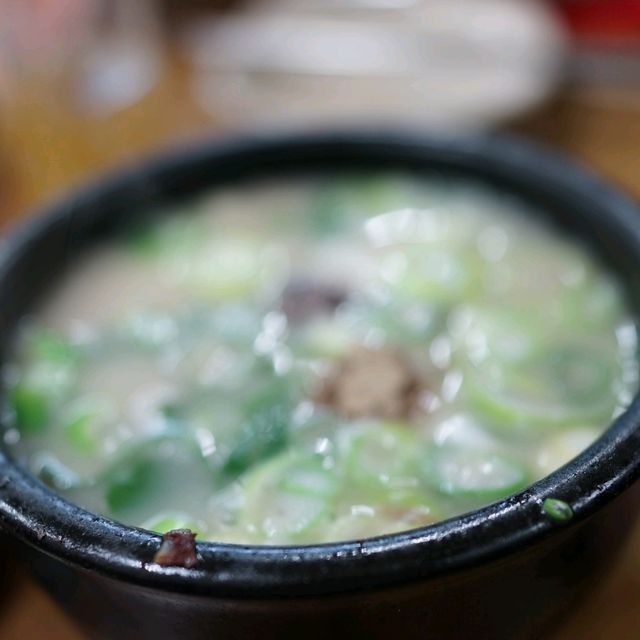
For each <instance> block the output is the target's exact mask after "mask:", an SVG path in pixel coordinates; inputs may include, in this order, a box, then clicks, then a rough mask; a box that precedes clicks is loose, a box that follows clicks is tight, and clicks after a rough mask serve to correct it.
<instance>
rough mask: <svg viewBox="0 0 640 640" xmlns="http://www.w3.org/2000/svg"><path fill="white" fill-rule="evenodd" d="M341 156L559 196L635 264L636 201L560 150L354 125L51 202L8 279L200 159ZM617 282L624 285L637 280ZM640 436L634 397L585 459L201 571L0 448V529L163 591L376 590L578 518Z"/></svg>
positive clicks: (639, 465)
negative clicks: (487, 492) (42, 242)
mask: <svg viewBox="0 0 640 640" xmlns="http://www.w3.org/2000/svg"><path fill="white" fill-rule="evenodd" d="M345 153H346V154H349V153H356V154H361V155H362V156H363V157H366V155H367V154H370V155H372V156H373V157H379V158H381V159H382V158H391V159H392V158H396V159H398V160H402V158H406V159H408V160H411V161H415V162H416V163H418V164H423V165H427V164H428V165H431V166H435V167H438V166H440V167H448V168H453V169H458V168H463V169H465V170H468V171H469V172H471V173H476V174H477V175H479V176H482V175H485V177H489V178H490V179H493V178H495V179H498V180H504V181H505V182H508V183H509V184H510V185H511V186H510V187H509V188H510V189H513V190H516V191H518V190H520V191H521V192H522V193H527V192H528V190H530V191H531V193H534V192H535V193H537V194H539V195H540V196H544V197H549V198H552V199H554V201H555V202H557V203H559V204H563V205H564V206H568V207H572V208H573V209H575V210H576V211H578V210H579V211H581V212H582V213H581V215H584V221H585V224H587V226H589V228H590V233H597V231H598V229H602V228H604V227H607V228H608V229H609V230H611V231H612V232H615V235H616V237H617V238H618V239H619V240H620V242H623V243H625V245H624V246H625V250H626V251H627V252H628V253H629V255H630V257H631V259H632V260H633V261H634V263H635V264H637V265H638V266H639V267H640V224H637V221H638V220H640V218H638V215H639V214H640V209H639V208H638V207H637V206H636V204H635V203H634V202H633V201H632V200H631V199H630V198H628V197H626V196H625V195H623V194H622V193H620V192H619V191H618V190H617V189H615V188H612V187H610V186H609V185H607V184H605V183H604V182H603V181H602V180H600V179H599V178H598V177H596V176H594V175H593V174H591V173H590V172H589V171H587V170H585V169H583V168H580V167H578V166H577V165H576V164H574V163H573V162H569V161H567V160H565V159H564V158H563V157H561V156H559V155H558V154H557V153H556V152H550V151H549V150H546V149H544V148H542V147H541V146H539V145H534V144H532V143H531V142H526V141H524V140H522V139H517V138H509V137H505V136H496V135H491V134H484V135H475V136H465V137H453V136H434V135H431V134H423V133H418V132H416V131H415V130H398V129H394V130H365V129H362V130H354V129H349V130H331V131H326V130H321V131H306V132H300V131H296V132H276V133H270V134H265V133H257V134H251V135H250V134H246V135H244V136H232V137H229V138H220V137H218V138H215V139H212V140H207V141H205V142H203V143H198V144H195V145H194V144H190V145H187V146H186V147H185V148H180V149H177V150H175V151H173V152H171V153H167V154H165V155H163V156H162V157H160V158H157V159H154V160H150V161H143V162H141V163H135V164H134V165H132V166H130V167H127V168H125V169H124V170H121V171H119V172H117V173H115V174H112V175H110V176H108V177H106V178H102V179H99V180H97V181H95V182H93V183H91V184H88V185H87V186H85V187H84V188H82V189H79V190H76V191H75V192H74V193H73V194H71V195H69V196H66V197H63V198H62V199H61V200H59V201H58V202H56V203H54V204H52V205H50V206H48V207H45V208H44V209H43V210H42V211H41V212H40V215H37V216H32V217H29V219H28V220H27V221H26V222H23V223H21V224H20V225H19V226H18V228H17V229H16V230H14V231H13V233H12V234H10V235H9V237H8V238H7V239H6V240H5V241H4V244H3V245H2V247H1V249H0V286H7V280H8V278H10V276H11V269H12V267H13V266H15V264H16V262H17V261H18V260H19V259H21V258H24V257H25V256H28V254H29V251H30V250H31V247H32V244H33V242H34V240H35V239H37V238H41V237H42V236H43V235H46V234H47V233H49V232H50V231H51V229H52V228H53V227H54V226H55V225H56V224H61V223H63V222H65V221H68V220H69V218H70V216H75V215H78V214H80V215H82V212H83V211H87V209H88V208H90V207H92V206H94V205H96V203H104V202H105V200H109V199H110V198H113V197H116V198H117V197H121V195H122V194H129V193H130V192H132V190H133V191H136V190H137V191H140V186H141V185H144V186H145V188H144V189H142V191H145V192H146V191H148V186H149V185H150V184H152V185H161V187H160V193H161V194H165V195H166V194H167V193H170V191H171V189H172V188H173V187H172V185H173V183H172V180H174V178H175V176H176V175H181V176H182V181H183V182H184V181H185V180H187V178H186V176H188V175H189V172H193V171H195V172H196V173H197V170H198V168H200V169H201V168H202V167H204V166H212V167H214V168H215V167H216V166H217V167H218V168H219V170H221V167H223V166H225V163H226V164H229V163H230V164H231V165H234V163H236V164H237V166H238V167H241V166H242V163H243V162H245V163H246V162H247V161H248V160H249V159H252V161H255V158H256V157H258V158H262V159H263V160H265V162H266V164H267V165H270V166H276V167H277V166H278V162H279V160H281V159H282V158H284V157H289V158H291V157H299V158H300V159H302V160H303V161H305V158H306V159H311V160H312V161H313V158H315V157H316V156H318V155H319V156H323V154H324V156H327V154H328V156H332V155H333V157H335V158H338V157H340V154H345ZM380 164H382V163H380ZM234 166H235V165H234ZM174 182H175V181H174ZM187 182H188V180H187ZM222 182H224V179H223V180H222ZM189 189H190V187H189V186H187V190H189ZM152 191H153V190H152ZM105 215H106V214H105ZM592 225H593V226H592ZM621 277H622V278H623V279H627V280H629V279H632V278H633V275H632V274H631V275H630V274H627V275H626V276H625V275H624V274H621ZM639 445H640V396H639V395H636V397H635V398H634V400H633V401H632V403H631V405H630V406H629V407H628V408H627V409H626V411H624V412H623V413H622V414H621V415H620V416H619V417H617V418H616V419H615V420H614V421H613V423H612V425H611V426H610V427H609V428H608V429H607V431H605V432H604V434H603V435H602V436H601V437H600V438H599V439H598V440H597V441H596V442H595V443H593V444H592V445H591V446H590V447H589V448H588V449H586V450H585V451H584V452H583V453H582V454H580V455H579V456H578V457H577V458H575V459H574V460H572V461H571V462H570V463H568V464H567V465H565V466H563V467H561V468H560V469H558V470H556V471H555V472H553V473H552V474H550V475H549V476H547V477H545V478H543V479H542V480H540V481H538V482H535V483H534V484H532V485H530V486H529V487H527V488H526V489H525V490H523V491H522V492H520V493H518V494H515V495H513V496H510V497H508V498H506V499H504V500H501V501H499V502H496V503H493V504H491V505H489V506H487V507H484V508H481V509H478V510H476V511H472V512H469V513H466V514H464V515H462V516H460V517H457V518H452V519H449V520H445V521H441V522H438V523H436V524H434V525H430V526H428V527H423V528H419V529H414V530H411V531H406V532H401V533H395V534H388V535H384V536H378V537H375V538H368V539H364V540H358V541H347V542H337V543H326V544H316V545H304V546H254V545H236V544H223V543H216V542H199V543H198V545H197V549H198V555H199V562H198V565H197V566H196V567H195V568H193V569H183V568H179V567H161V566H159V565H156V564H154V563H153V562H152V558H153V555H154V553H155V551H156V550H157V548H158V544H159V540H160V536H158V535H157V534H154V533H151V532H148V531H144V530H142V529H136V528H133V527H128V526H126V525H123V524H120V523H118V522H115V521H113V520H110V519H108V518H104V517H101V516H97V515H95V514H91V513H89V512H87V511H85V510H84V509H82V508H80V507H78V506H76V505H74V504H72V503H71V502H68V501H67V500H65V499H64V498H62V497H60V496H58V495H56V494H54V493H53V492H52V491H51V490H49V489H48V488H46V487H45V486H44V485H43V484H42V483H41V482H40V481H39V480H37V479H36V478H35V477H34V476H31V475H30V474H29V473H28V472H26V471H25V470H23V469H22V468H20V467H19V466H18V465H17V464H16V463H14V462H13V461H12V460H11V459H10V458H9V457H8V456H7V455H6V454H5V453H4V452H2V451H1V450H0V527H2V528H3V529H5V530H6V531H8V532H9V533H11V534H12V535H14V536H16V537H17V538H19V539H21V540H23V541H25V542H27V543H28V544H30V545H31V546H34V547H36V548H37V549H38V550H40V551H42V552H44V553H46V554H48V555H51V556H53V557H55V558H58V559H59V560H61V561H63V562H64V563H68V564H71V565H74V566H77V567H82V568H84V569H87V570H91V571H94V572H97V573H99V574H102V575H104V576H108V577H111V578H113V579H116V580H120V581H124V582H128V583H133V584H137V585H140V586H146V587H150V588H154V589H162V590H167V591H174V592H181V593H192V594H201V595H208V596H216V597H221V598H263V599H271V598H274V597H285V598H296V597H301V596H320V595H330V594H337V593H346V592H355V591H361V590H363V589H379V588H384V587H389V586H393V585H401V584H407V583H411V582H416V581H421V580H428V579H432V578H435V577H439V576H443V575H449V574H454V573H456V572H459V571H462V570H465V569H470V568H474V567H479V566H480V565H483V564H486V563H489V562H491V561H493V560H496V559H498V558H504V557H506V556H509V555H512V554H514V553H516V552H517V551H519V550H523V549H525V548H527V547H529V546H531V545H534V544H536V543H539V542H541V541H543V540H545V539H548V538H550V537H552V536H555V535H561V532H566V531H567V530H570V529H572V528H575V527H578V526H580V524H581V523H583V522H584V521H585V520H586V519H588V518H589V517H590V516H592V515H593V514H594V513H595V512H596V511H598V510H599V509H601V508H602V507H604V506H605V505H606V504H608V503H609V502H611V501H612V500H613V499H614V498H615V497H617V496H618V495H620V494H621V493H622V492H623V491H624V490H625V489H627V488H628V487H629V486H630V485H631V484H632V483H633V482H634V481H635V480H636V479H637V478H638V476H639V475H640V456H639V455H634V451H636V450H637V449H638V447H639ZM547 497H553V498H558V499H561V500H564V501H566V502H567V503H569V504H570V505H571V508H572V510H573V517H572V518H571V520H570V521H569V522H568V523H564V524H562V525H560V524H559V523H557V522H554V521H553V520H552V519H550V518H549V517H548V516H547V515H546V514H545V512H544V510H543V508H542V503H543V501H544V500H545V499H546V498H547Z"/></svg>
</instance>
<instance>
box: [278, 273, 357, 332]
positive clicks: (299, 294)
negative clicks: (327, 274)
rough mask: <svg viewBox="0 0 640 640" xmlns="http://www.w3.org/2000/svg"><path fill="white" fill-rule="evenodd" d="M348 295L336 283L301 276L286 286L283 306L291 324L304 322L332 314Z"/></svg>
mask: <svg viewBox="0 0 640 640" xmlns="http://www.w3.org/2000/svg"><path fill="white" fill-rule="evenodd" d="M346 297H347V294H346V292H345V291H344V290H343V289H342V288H340V287H338V286H336V285H330V284H323V283H318V282H312V281H310V280H306V279H302V278H300V279H296V280H291V281H290V282H289V284H287V286H286V287H285V289H284V291H283V292H282V305H281V308H282V311H283V312H284V314H285V315H286V316H287V320H289V322H290V323H291V324H294V325H296V324H303V323H305V322H307V321H308V320H310V319H312V318H314V317H317V316H322V315H330V314H332V313H333V312H334V311H335V310H336V308H337V307H338V306H339V305H340V304H342V303H343V302H344V301H345V299H346Z"/></svg>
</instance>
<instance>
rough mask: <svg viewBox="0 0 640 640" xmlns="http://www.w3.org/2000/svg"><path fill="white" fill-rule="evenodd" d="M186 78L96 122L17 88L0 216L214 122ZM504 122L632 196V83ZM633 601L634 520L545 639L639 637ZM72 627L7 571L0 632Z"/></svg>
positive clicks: (72, 630) (0, 146)
mask: <svg viewBox="0 0 640 640" xmlns="http://www.w3.org/2000/svg"><path fill="white" fill-rule="evenodd" d="M186 78H187V74H186V71H185V69H184V68H183V67H181V66H180V64H178V63H177V62H175V61H173V62H171V63H170V64H169V65H168V67H167V73H166V74H165V78H164V79H163V81H162V82H160V83H159V85H158V86H157V87H156V88H155V89H154V90H153V92H152V93H151V94H150V95H149V96H147V97H146V98H145V99H144V100H143V101H142V102H141V103H139V104H137V105H136V106H134V107H132V108H130V109H129V110H127V111H125V112H123V113H120V114H118V115H117V116H114V117H112V118H109V119H106V120H105V121H103V122H102V123H101V124H100V126H99V127H96V125H95V123H92V122H91V121H89V120H87V119H83V118H81V117H75V116H71V115H70V114H69V113H65V112H64V111H60V110H57V109H56V108H52V109H48V110H43V105H46V104H47V100H46V99H44V98H46V95H45V97H44V98H43V94H42V91H43V89H42V88H41V87H31V88H30V89H29V90H28V91H25V95H24V96H22V99H21V100H16V102H15V103H14V104H13V106H12V108H11V109H9V110H8V111H7V112H6V113H5V115H6V116H7V118H6V119H5V123H4V127H3V128H2V129H1V130H0V167H1V168H2V171H0V174H1V175H2V178H0V198H1V197H2V196H4V200H0V202H3V204H4V206H3V207H2V209H1V211H2V216H0V222H6V221H7V220H8V219H9V218H10V217H15V216H17V215H19V212H21V211H23V210H24V208H25V207H26V206H31V205H34V204H37V203H39V202H40V201H42V200H45V199H46V198H48V197H50V196H51V194H53V193H55V192H56V191H58V190H60V188H62V187H64V186H67V185H68V184H70V183H73V182H76V181H78V180H79V179H81V178H82V177H84V176H85V175H86V174H90V173H92V172H94V171H95V170H96V169H99V168H103V167H107V166H110V165H113V164H116V163H118V162H121V161H122V160H123V159H127V158H129V157H131V156H135V155H138V154H140V153H141V152H143V151H146V150H148V149H157V148H159V147H161V146H163V145H164V144H165V143H167V142H169V141H174V140H175V139H184V138H188V137H194V136H196V135H200V133H201V132H202V131H203V130H205V129H212V128H214V125H215V123H213V122H212V121H211V119H210V118H209V117H207V116H205V115H204V114H203V113H202V112H200V111H199V110H198V109H197V107H195V105H194V104H193V103H192V102H191V101H190V100H189V99H188V98H187V97H186V96H187V91H186ZM45 93H46V92H45ZM511 128H512V129H514V130H516V131H517V132H519V133H525V134H527V135H530V136H533V137H534V138H537V139H539V140H543V141H546V142H548V143H551V144H553V145H555V146H557V147H560V148H562V149H564V150H566V151H568V152H569V153H571V154H573V155H575V156H577V157H578V158H580V159H581V160H582V161H584V162H585V163H587V164H588V165H590V166H592V167H594V168H595V169H597V170H598V171H600V172H601V173H603V174H605V175H607V176H608V177H609V178H611V179H612V180H614V181H616V182H618V183H620V184H621V185H622V186H624V187H625V188H627V189H628V190H630V191H631V192H633V193H635V195H637V196H640V88H639V89H638V90H637V91H629V90H627V91H622V90H610V89H609V90H598V91H596V90H593V89H592V90H588V91H587V90H584V89H575V88H574V89H567V90H565V91H564V92H563V93H562V94H561V95H560V96H559V97H558V98H557V99H556V100H555V101H554V102H553V103H552V104H551V105H549V106H548V107H546V108H545V109H543V110H541V111H539V112H537V113H534V114H531V115H530V116H529V117H527V118H525V119H523V120H521V121H520V122H518V123H514V124H513V125H512V127H511ZM639 224H640V220H639ZM639 604H640V527H638V529H637V531H636V532H635V534H634V535H633V536H632V539H631V541H630V543H629V545H628V547H627V548H626V550H625V551H624V553H623V554H622V556H621V558H620V559H619V561H618V562H617V563H616V565H615V566H614V567H612V573H611V575H610V577H609V578H608V579H607V581H606V582H604V583H603V584H600V585H598V588H597V590H596V591H595V593H594V594H593V596H592V597H591V598H590V600H589V601H588V602H586V603H585V604H584V606H582V607H581V609H580V610H578V611H576V612H575V613H574V614H572V617H571V618H570V619H569V620H567V621H565V622H564V623H563V626H562V628H561V629H560V630H559V631H558V633H557V634H556V635H555V636H554V638H553V640H574V639H578V638H579V639H580V640H602V639H603V638H607V640H632V639H635V638H640V606H639ZM82 637H83V636H82V635H81V633H80V632H79V631H78V630H77V629H76V627H75V626H74V625H73V623H71V622H70V621H69V620H68V619H66V618H65V617H64V616H63V615H62V614H61V613H60V612H59V611H58V610H57V609H56V607H55V606H54V605H53V603H52V602H51V600H50V599H49V597H48V596H47V595H46V594H45V593H44V592H43V591H42V590H41V589H40V588H39V587H38V586H36V585H35V584H34V583H33V582H32V581H31V580H30V579H29V578H28V577H27V576H26V575H24V574H23V573H20V572H18V573H17V574H16V575H15V576H14V577H12V578H11V589H10V595H9V596H8V597H5V598H4V599H3V600H2V601H0V639H2V640H14V639H15V640H25V639H27V640H31V639H41V640H62V639H64V640H75V639H80V638H82Z"/></svg>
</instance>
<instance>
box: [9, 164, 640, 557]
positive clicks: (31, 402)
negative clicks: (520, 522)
mask: <svg viewBox="0 0 640 640" xmlns="http://www.w3.org/2000/svg"><path fill="white" fill-rule="evenodd" d="M529 209H530V207H529V205H527V204H525V203H524V202H522V201H521V200H519V199H517V198H516V197H513V196H509V195H506V194H503V193H500V192H498V191H494V190H493V189H492V188H490V187H488V186H484V185H481V184H476V183H474V182H471V181H466V180H463V179H454V178H449V179H445V178H419V177H416V176H409V175H402V174H393V173H380V174H371V175H355V174H354V175H346V176H343V175H333V176H331V175H330V176H324V177H319V178H316V179H309V178H305V179H302V178H301V179H294V178H290V179H288V180H286V181H285V180H280V181H276V180H274V181H271V182H256V183H255V184H246V185H237V186H232V187H228V188H225V189H219V190H217V191H215V192H212V193H209V194H206V195H205V196H200V197H198V198H195V199H193V200H192V201H188V202H185V203H184V205H179V206H174V207H172V209H171V210H167V211H164V212H163V213H164V215H163V216H161V217H157V218H155V222H154V223H147V224H146V225H143V226H141V227H139V228H135V229H130V230H128V231H127V232H125V233H123V234H122V235H121V237H118V238H117V239H116V240H114V241H111V242H110V243H107V244H104V245H101V246H100V247H97V248H96V249H95V250H93V251H92V252H91V253H90V254H89V255H87V256H85V257H83V258H81V259H80V260H78V262H77V263H76V267H75V269H73V270H72V271H71V272H70V273H69V274H68V275H66V276H65V277H64V278H63V279H62V281H61V282H60V283H59V284H58V285H57V286H56V287H55V288H54V289H53V291H52V292H51V294H50V296H49V297H48V298H47V300H46V301H45V302H44V304H43V305H42V306H41V307H40V308H39V309H37V310H36V311H35V312H34V314H33V315H32V316H30V317H29V318H25V320H24V322H23V326H22V330H21V336H20V340H19V348H18V352H17V355H16V358H15V360H14V362H12V363H11V364H10V365H9V366H7V367H5V371H4V375H5V378H6V381H7V384H8V386H9V389H10V393H9V406H8V407H7V412H6V413H7V415H8V417H9V420H10V422H11V426H10V428H9V429H8V430H7V431H6V433H5V440H6V442H7V444H8V445H9V447H10V449H11V450H12V451H13V453H14V454H15V456H16V457H17V458H18V459H19V460H21V461H22V462H23V463H24V464H25V465H26V466H27V467H28V468H29V469H30V470H31V471H33V472H34V473H35V474H37V475H38V476H39V477H40V478H41V479H42V480H43V481H44V482H45V483H47V484H48V485H50V486H51V487H52V488H54V489H55V490H57V491H58V492H59V493H61V494H62V495H64V496H66V497H68V498H69V499H71V500H72V501H74V502H77V503H78V504H80V505H82V506H84V507H86V508H87V509H89V510H91V511H94V512H96V513H100V514H104V515H107V516H110V517H112V518H114V519H116V520H120V521H122V522H125V523H127V524H130V525H134V526H139V527H144V528H148V529H151V530H155V531H160V532H164V531H167V530H169V529H174V528H181V527H188V528H191V529H193V530H195V531H197V532H198V535H199V539H208V540H220V541H227V542H238V543H251V544H298V543H316V542H327V541H333V540H342V539H353V538H360V537H368V536H374V535H379V534H384V533H389V532H393V531H398V530H404V529H410V528H414V527H418V526H423V525H426V524H430V523H433V522H436V521H438V520H441V519H444V518H448V517H452V516H455V515H458V514H461V513H464V512H465V511H468V510H470V509H475V508H478V507H481V506H483V505H486V504H488V503H491V502H493V501H495V500H498V499H500V498H503V497H506V496H508V495H510V494H512V493H514V492H517V491H519V490H521V489H523V488H524V487H526V486H527V485H528V484H530V483H531V482H533V481H535V480H537V479H539V478H541V477H543V476H545V475H547V474H548V473H550V472H552V471H553V470H554V469H556V468H558V467H559V466H562V465H563V464H565V463H566V462H567V461H569V460H570V459H572V458H573V457H575V455H577V454H578V453H579V452H580V451H582V450H583V449H584V448H586V447H587V446H588V445H589V444H591V443H592V442H593V441H594V440H595V439H596V438H597V437H598V436H599V435H600V434H601V433H602V432H603V431H604V429H605V428H606V427H607V426H608V425H609V424H610V422H611V419H612V417H613V416H615V415H616V414H617V413H619V412H620V411H621V410H622V409H623V408H624V407H625V406H627V404H628V403H629V401H630V399H631V396H632V394H633V393H634V392H635V390H636V387H637V378H638V366H637V360H636V330H635V325H634V324H633V322H632V321H631V319H630V313H629V311H628V309H627V308H626V305H625V301H624V298H623V295H622V292H621V290H620V288H619V286H618V284H617V282H616V281H615V279H614V278H613V277H612V276H610V275H609V274H608V272H607V271H606V270H605V269H604V267H603V266H602V265H600V264H599V262H597V261H596V260H595V258H593V256H592V255H591V254H590V253H589V252H588V251H587V250H586V249H585V248H583V247H581V246H580V245H579V244H578V243H576V242H574V241H573V240H571V241H569V240H566V239H564V238H563V237H562V236H561V235H560V234H559V233H558V232H557V231H556V230H554V229H551V228H547V226H546V224H544V223H543V222H542V218H540V217H539V216H535V215H528V214H529V213H530V211H529Z"/></svg>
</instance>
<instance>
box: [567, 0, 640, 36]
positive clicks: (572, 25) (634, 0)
mask: <svg viewBox="0 0 640 640" xmlns="http://www.w3.org/2000/svg"><path fill="white" fill-rule="evenodd" d="M556 4H557V6H558V8H559V9H560V13H561V14H562V16H563V17H564V18H565V20H566V22H567V24H568V26H569V29H570V30H571V31H572V32H573V33H574V34H575V36H576V37H577V38H579V39H581V40H589V41H597V42H613V43H620V42H634V43H639V44H640V0H558V1H557V2H556Z"/></svg>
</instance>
